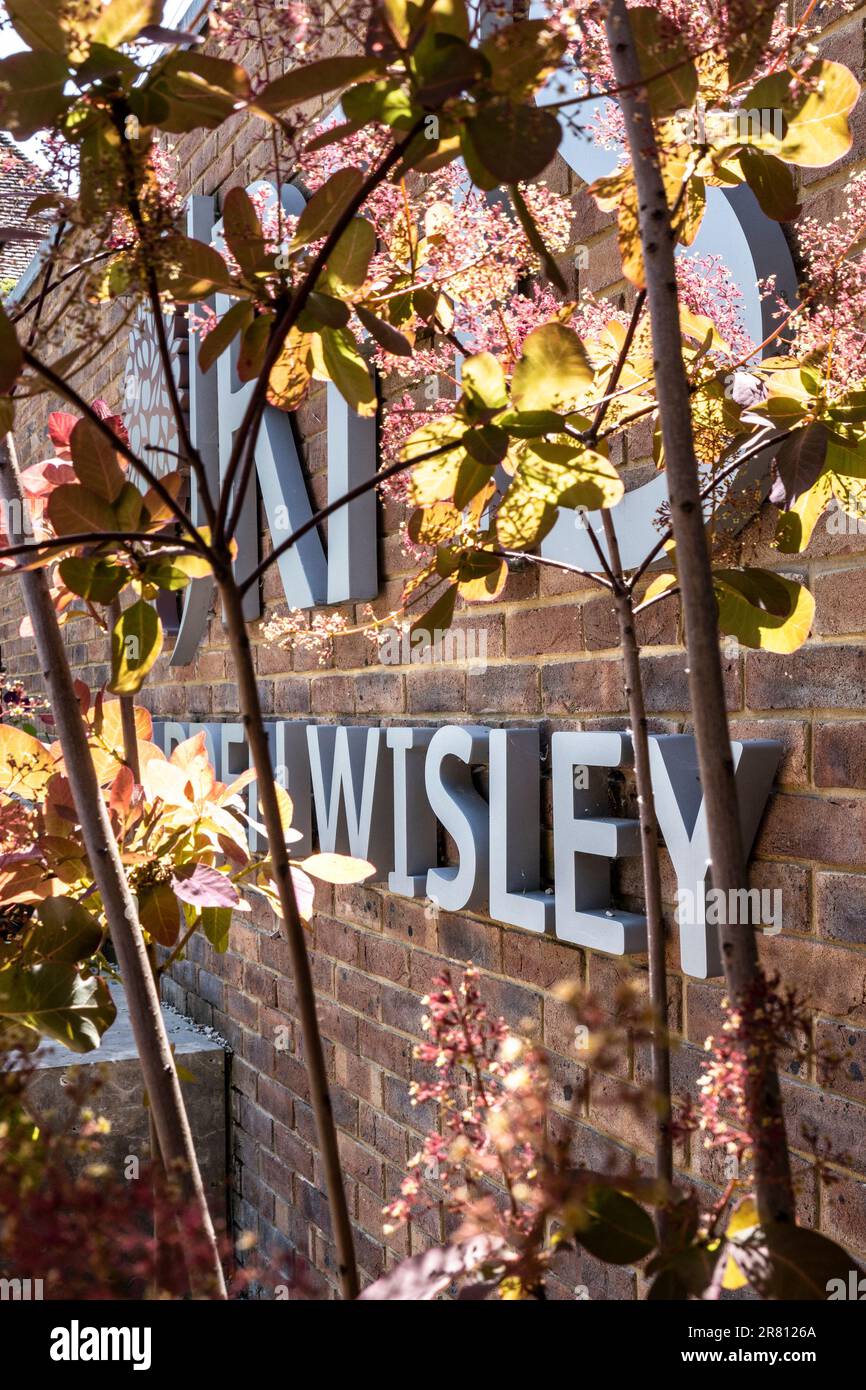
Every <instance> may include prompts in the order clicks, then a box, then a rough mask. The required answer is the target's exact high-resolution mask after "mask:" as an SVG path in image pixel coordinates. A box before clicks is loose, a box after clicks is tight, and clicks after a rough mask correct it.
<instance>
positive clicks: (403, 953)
mask: <svg viewBox="0 0 866 1390" xmlns="http://www.w3.org/2000/svg"><path fill="white" fill-rule="evenodd" d="M360 964H361V968H362V969H363V970H366V971H367V972H368V973H369V974H370V975H379V976H381V977H382V978H383V979H385V980H392V981H393V982H394V983H395V984H403V985H408V983H409V952H408V951H407V950H406V947H405V946H401V945H399V944H398V943H397V942H396V941H389V940H388V939H387V938H385V939H383V938H382V937H378V936H364V937H362V938H361V961H360Z"/></svg>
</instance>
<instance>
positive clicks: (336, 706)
mask: <svg viewBox="0 0 866 1390" xmlns="http://www.w3.org/2000/svg"><path fill="white" fill-rule="evenodd" d="M310 708H311V710H312V712H313V714H340V715H344V716H345V715H350V714H354V713H355V682H354V681H353V680H352V678H351V676H314V677H313V679H312V680H311V682H310Z"/></svg>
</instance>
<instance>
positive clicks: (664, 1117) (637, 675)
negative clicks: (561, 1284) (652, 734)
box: [601, 508, 674, 1245]
mask: <svg viewBox="0 0 866 1390" xmlns="http://www.w3.org/2000/svg"><path fill="white" fill-rule="evenodd" d="M601 515H602V522H603V524H604V535H605V540H606V542H607V548H608V551H609V552H610V558H611V568H612V569H613V573H614V578H615V580H616V588H615V590H614V606H615V608H616V616H617V622H618V624H619V637H620V646H621V648H622V660H623V686H624V689H625V697H626V703H627V705H628V717H629V727H630V729H631V738H632V747H633V749H634V770H635V783H636V786H637V804H638V820H639V823H640V836H641V867H642V869H643V889H644V902H645V904H646V907H645V911H646V920H647V947H648V955H649V990H650V1004H651V1006H652V1013H653V1020H652V1040H651V1043H650V1050H651V1054H652V1089H653V1126H654V1133H655V1171H656V1178H657V1179H658V1181H659V1183H661V1184H663V1185H664V1186H665V1187H669V1186H670V1184H671V1183H672V1182H673V1175H674V1146H673V1135H672V1131H671V1051H670V1042H669V1040H668V988H667V974H666V970H665V923H664V909H663V907H662V885H661V873H660V870H659V829H658V820H657V819H656V810H655V797H654V795H653V784H652V774H651V772H650V752H649V733H648V727H647V714H646V701H645V699H644V691H643V678H642V673H641V664H640V647H639V645H638V640H637V632H636V630H635V618H634V612H633V609H632V599H631V594H630V592H629V590H628V588H627V587H626V585H625V582H624V579H623V570H622V561H621V559H620V552H619V541H618V539H617V534H616V528H615V526H614V524H613V517H612V516H611V514H610V510H609V509H608V508H605V509H604V511H602V514H601ZM657 1210H658V1218H657V1222H658V1231H659V1241H660V1242H661V1244H662V1245H664V1243H665V1239H666V1235H667V1220H666V1209H665V1203H664V1201H662V1203H661V1204H660V1205H659V1207H658V1209H657Z"/></svg>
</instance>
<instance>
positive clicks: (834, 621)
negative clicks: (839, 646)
mask: <svg viewBox="0 0 866 1390" xmlns="http://www.w3.org/2000/svg"><path fill="white" fill-rule="evenodd" d="M864 590H866V568H863V567H862V566H861V567H860V568H855V569H850V568H849V569H843V570H834V571H833V573H831V574H819V575H818V576H817V578H816V579H815V581H814V583H813V585H812V592H813V594H814V595H815V631H816V632H820V633H825V634H827V635H828V636H832V637H840V636H848V635H849V634H851V633H860V632H866V605H864V603H863V594H864Z"/></svg>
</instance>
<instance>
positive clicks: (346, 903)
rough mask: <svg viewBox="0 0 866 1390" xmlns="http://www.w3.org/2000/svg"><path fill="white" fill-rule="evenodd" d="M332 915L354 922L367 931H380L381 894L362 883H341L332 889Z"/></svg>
mask: <svg viewBox="0 0 866 1390" xmlns="http://www.w3.org/2000/svg"><path fill="white" fill-rule="evenodd" d="M334 916H335V917H342V918H343V919H344V921H346V922H356V923H357V925H358V926H359V927H366V928H367V929H368V931H381V928H382V895H381V893H379V892H377V890H376V889H375V888H368V887H367V886H366V885H365V884H363V883H342V884H338V885H337V887H335V889H334Z"/></svg>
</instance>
